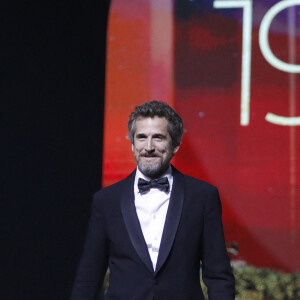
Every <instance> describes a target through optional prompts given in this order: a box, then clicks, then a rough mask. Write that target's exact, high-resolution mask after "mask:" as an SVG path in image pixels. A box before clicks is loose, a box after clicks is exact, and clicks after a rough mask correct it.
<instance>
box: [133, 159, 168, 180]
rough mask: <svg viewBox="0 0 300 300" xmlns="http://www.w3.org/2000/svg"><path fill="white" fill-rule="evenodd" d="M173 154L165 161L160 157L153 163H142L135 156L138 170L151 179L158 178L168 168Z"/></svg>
mask: <svg viewBox="0 0 300 300" xmlns="http://www.w3.org/2000/svg"><path fill="white" fill-rule="evenodd" d="M172 157H173V155H172V156H170V157H168V158H167V159H166V160H165V161H163V160H162V159H160V161H159V162H157V163H155V164H144V163H143V162H142V159H141V158H139V159H138V158H135V160H136V163H137V165H138V168H139V170H140V171H141V172H142V173H143V174H144V175H145V176H147V177H149V178H151V179H155V178H158V177H159V176H161V175H162V174H163V173H164V172H165V171H166V170H167V168H168V166H169V164H170V161H171V159H172Z"/></svg>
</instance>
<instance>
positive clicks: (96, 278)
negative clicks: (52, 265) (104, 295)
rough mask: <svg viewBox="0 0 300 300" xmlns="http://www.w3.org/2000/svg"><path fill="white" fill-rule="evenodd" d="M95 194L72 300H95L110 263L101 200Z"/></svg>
mask: <svg viewBox="0 0 300 300" xmlns="http://www.w3.org/2000/svg"><path fill="white" fill-rule="evenodd" d="M97 200H99V199H97V197H95V196H94V199H93V205H92V213H91V218H90V222H89V226H88V231H87V236H86V241H85V245H84V249H83V254H82V257H81V260H80V263H79V267H78V269H77V273H76V277H75V281H74V285H73V289H72V295H71V300H92V299H93V300H94V299H96V295H97V294H98V293H99V291H100V292H101V290H102V285H103V280H104V276H105V273H106V271H107V265H108V242H107V237H106V228H105V221H104V216H103V212H102V211H101V207H100V201H97Z"/></svg>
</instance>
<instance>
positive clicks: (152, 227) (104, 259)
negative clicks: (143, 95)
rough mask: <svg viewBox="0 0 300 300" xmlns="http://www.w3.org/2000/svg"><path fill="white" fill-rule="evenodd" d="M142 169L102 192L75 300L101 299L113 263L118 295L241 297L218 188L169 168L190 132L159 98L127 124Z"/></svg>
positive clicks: (145, 298)
mask: <svg viewBox="0 0 300 300" xmlns="http://www.w3.org/2000/svg"><path fill="white" fill-rule="evenodd" d="M128 130H129V138H130V140H131V143H132V151H133V154H134V157H135V160H136V163H137V166H138V167H137V169H136V170H135V171H134V172H133V173H132V174H131V175H129V177H127V178H126V179H124V180H122V181H120V182H117V183H116V184H114V185H112V186H109V187H107V188H104V189H102V190H100V191H99V192H97V193H96V194H95V196H94V200H93V208H92V216H91V220H90V224H89V229H88V234H87V239H86V244H85V247H84V252H83V256H82V259H81V262H80V265H79V269H78V271H77V275H76V279H75V283H74V287H73V293H72V298H71V299H72V300H89V299H91V300H92V299H98V298H96V297H97V295H98V294H100V293H101V289H102V283H103V278H104V275H105V273H106V270H107V267H109V269H110V278H109V288H108V291H107V293H106V295H105V299H107V300H112V299H118V300H153V299H155V300H202V299H204V297H203V293H202V290H201V286H200V278H199V276H200V275H199V274H200V263H202V276H203V280H204V283H205V284H206V286H207V287H208V294H209V299H210V300H232V299H234V294H235V289H234V277H233V275H232V271H231V267H230V262H229V258H228V255H227V251H226V247H225V242H224V234H223V228H222V220H221V204H220V200H219V195H218V191H217V189H216V188H215V187H214V186H212V185H210V184H208V183H206V182H204V181H201V180H198V179H195V178H192V177H190V176H187V175H183V174H182V173H180V172H179V171H177V170H176V169H175V168H174V167H172V166H171V165H170V161H171V159H172V157H173V156H174V154H175V153H176V152H177V151H178V149H179V146H180V143H181V138H182V135H183V123H182V120H181V118H180V117H179V115H178V114H177V113H176V112H175V111H174V110H173V109H172V108H171V107H170V106H169V105H167V104H165V103H163V102H159V101H151V102H147V103H144V104H142V105H140V106H138V107H136V108H135V111H134V112H133V113H132V114H131V115H130V118H129V122H128Z"/></svg>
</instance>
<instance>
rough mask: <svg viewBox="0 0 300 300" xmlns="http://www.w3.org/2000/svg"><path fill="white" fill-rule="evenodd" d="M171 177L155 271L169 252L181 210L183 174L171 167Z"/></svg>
mask: <svg viewBox="0 0 300 300" xmlns="http://www.w3.org/2000/svg"><path fill="white" fill-rule="evenodd" d="M173 178H174V182H173V188H172V193H171V198H170V203H169V208H168V212H167V217H166V221H165V226H164V231H163V236H162V240H161V243H160V249H159V255H158V260H157V265H156V270H155V273H157V272H158V271H159V269H160V268H161V267H162V265H163V264H164V262H165V260H166V259H167V257H168V255H169V253H170V250H171V247H172V245H173V242H174V238H175V235H176V232H177V228H178V225H179V221H180V216H181V212H182V206H183V200H184V187H185V185H184V176H183V174H181V173H180V172H179V171H177V170H176V169H175V168H174V167H173Z"/></svg>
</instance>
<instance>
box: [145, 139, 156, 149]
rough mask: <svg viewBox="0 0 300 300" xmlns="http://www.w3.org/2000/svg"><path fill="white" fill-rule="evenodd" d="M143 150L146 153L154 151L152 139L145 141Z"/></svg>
mask: <svg viewBox="0 0 300 300" xmlns="http://www.w3.org/2000/svg"><path fill="white" fill-rule="evenodd" d="M145 150H146V151H147V152H152V151H154V144H153V141H152V139H150V138H149V139H147V142H146V145H145Z"/></svg>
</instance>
